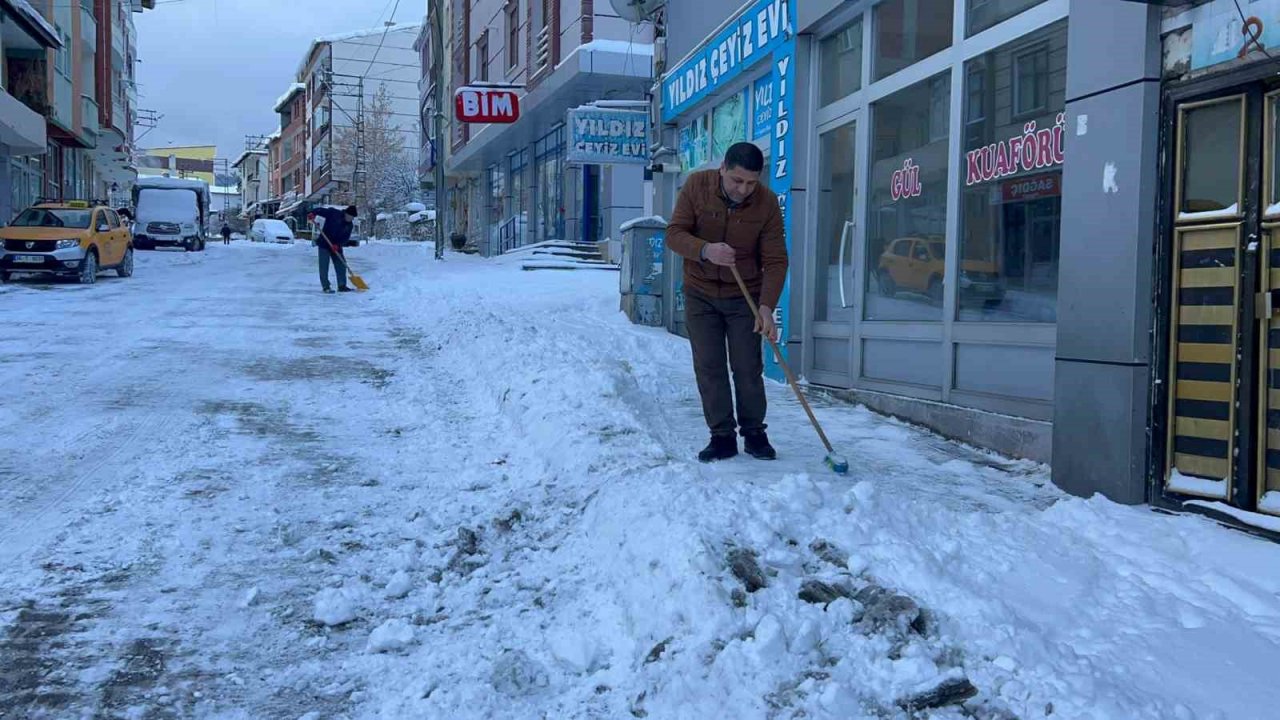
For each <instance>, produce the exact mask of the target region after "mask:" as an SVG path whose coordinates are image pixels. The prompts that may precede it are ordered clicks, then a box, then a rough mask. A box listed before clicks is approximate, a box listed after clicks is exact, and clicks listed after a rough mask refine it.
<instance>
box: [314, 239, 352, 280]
mask: <svg viewBox="0 0 1280 720" xmlns="http://www.w3.org/2000/svg"><path fill="white" fill-rule="evenodd" d="M317 249H318V250H319V251H320V287H322V288H324V289H325V290H328V289H329V262H330V261H333V274H334V276H335V277H337V278H338V287H340V288H341V287H346V286H347V263H346V260H345V259H344V258H343V257H342V253H341V252H338V253H334V252H333V251H332V250H330V249H329V248H327V247H325V246H323V245H320V246H318V247H317Z"/></svg>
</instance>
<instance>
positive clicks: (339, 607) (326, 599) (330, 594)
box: [312, 588, 357, 626]
mask: <svg viewBox="0 0 1280 720" xmlns="http://www.w3.org/2000/svg"><path fill="white" fill-rule="evenodd" d="M356 617H357V613H356V598H355V594H354V593H353V592H351V591H350V590H348V589H346V588H325V589H324V590H321V591H320V592H319V594H317V595H316V599H315V612H314V613H313V614H312V619H313V620H315V621H316V622H318V623H320V624H321V625H329V626H334V625H342V624H344V623H349V622H351V621H352V620H355V619H356Z"/></svg>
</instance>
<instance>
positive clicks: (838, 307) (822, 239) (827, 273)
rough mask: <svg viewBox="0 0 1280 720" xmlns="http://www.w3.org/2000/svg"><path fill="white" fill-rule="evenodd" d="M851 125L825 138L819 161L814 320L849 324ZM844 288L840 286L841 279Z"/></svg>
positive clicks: (853, 146)
mask: <svg viewBox="0 0 1280 720" xmlns="http://www.w3.org/2000/svg"><path fill="white" fill-rule="evenodd" d="M856 127H857V126H856V125H855V124H854V123H849V124H848V125H844V126H842V127H840V128H837V129H835V130H832V131H831V132H829V133H826V134H824V135H823V136H822V140H821V143H822V144H821V153H820V155H819V158H818V249H817V255H816V257H817V259H818V274H817V280H816V285H815V288H814V301H815V304H814V315H813V319H814V320H817V321H819V322H823V321H826V322H849V321H850V320H852V318H851V317H849V314H850V313H849V310H847V309H846V307H847V306H848V305H850V304H851V303H852V300H853V297H852V296H851V295H849V294H848V293H851V292H852V291H853V288H852V287H849V286H850V285H852V283H851V282H850V280H851V278H850V277H849V267H850V263H851V262H852V257H851V256H852V254H853V251H852V248H850V245H849V244H850V243H852V242H853V238H854V222H853V198H854V195H855V194H856V192H855V187H856V186H855V184H854V183H855V178H856V168H857V163H856V162H855V156H854V152H855V149H856V144H855V143H856V137H857V136H856V133H855V128H856ZM842 276H843V280H844V282H845V286H844V287H842V286H841V284H840V283H841V279H842Z"/></svg>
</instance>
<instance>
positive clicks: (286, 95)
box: [274, 83, 307, 112]
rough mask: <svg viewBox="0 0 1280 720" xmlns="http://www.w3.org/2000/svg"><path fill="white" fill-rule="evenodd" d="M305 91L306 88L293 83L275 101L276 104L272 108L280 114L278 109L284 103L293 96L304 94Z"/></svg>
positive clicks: (300, 84)
mask: <svg viewBox="0 0 1280 720" xmlns="http://www.w3.org/2000/svg"><path fill="white" fill-rule="evenodd" d="M306 91H307V86H306V85H303V84H302V83H294V84H292V85H290V86H289V89H288V90H286V91H285V93H284V94H283V95H281V96H280V97H279V98H278V99H277V100H276V104H275V108H274V109H275V111H276V112H280V108H282V107H284V106H285V103H287V102H289V101H290V100H292V99H293V98H294V96H295V95H297V94H298V93H300V92H306Z"/></svg>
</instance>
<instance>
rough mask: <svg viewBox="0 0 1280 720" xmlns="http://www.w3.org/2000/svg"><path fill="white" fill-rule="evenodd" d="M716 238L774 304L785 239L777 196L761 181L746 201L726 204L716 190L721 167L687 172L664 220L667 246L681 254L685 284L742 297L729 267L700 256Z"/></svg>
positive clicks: (755, 290) (714, 294) (764, 301)
mask: <svg viewBox="0 0 1280 720" xmlns="http://www.w3.org/2000/svg"><path fill="white" fill-rule="evenodd" d="M718 242H723V243H728V244H729V245H730V246H732V247H733V249H734V250H735V251H736V257H737V261H736V262H735V263H734V264H735V265H737V266H738V272H739V273H741V274H742V279H743V281H744V282H746V284H747V288H748V289H750V290H751V292H752V294H755V295H757V296H758V297H759V303H760V304H761V305H766V306H768V307H770V308H776V307H778V298H779V297H781V295H782V284H783V282H784V281H785V280H786V277H787V244H786V239H785V237H784V235H783V229H782V209H781V208H779V207H778V196H777V195H776V194H774V192H773V191H772V190H770V189H769V188H767V187H765V186H764V184H763V183H761V184H760V185H758V186H757V187H756V191H755V192H754V193H752V194H751V196H750V197H748V198H747V200H746V202H744V203H743V204H742V205H739V206H738V207H736V208H730V207H729V203H728V201H727V200H726V199H725V197H724V193H722V192H721V189H720V171H719V170H702V171H700V172H696V173H694V174H692V175H690V176H689V178H688V179H687V180H686V181H685V183H684V187H683V188H681V190H680V197H679V199H677V200H676V211H675V214H673V215H672V216H671V222H670V223H668V224H667V246H668V247H670V248H671V250H672V251H674V252H676V253H678V254H679V255H680V256H681V257H683V258H684V259H685V262H684V284H685V286H686V287H688V288H691V289H693V290H695V291H696V292H698V293H701V294H702V295H704V296H706V297H711V298H731V297H741V296H742V291H741V290H740V289H738V283H737V281H735V280H734V279H733V272H732V271H730V270H729V268H727V267H720V266H719V265H716V264H714V263H712V262H711V261H710V260H702V248H703V247H704V246H705V245H707V244H709V243H718Z"/></svg>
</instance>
